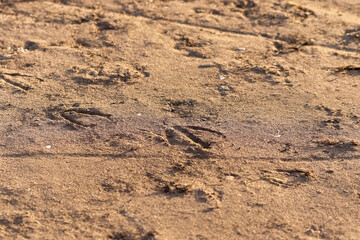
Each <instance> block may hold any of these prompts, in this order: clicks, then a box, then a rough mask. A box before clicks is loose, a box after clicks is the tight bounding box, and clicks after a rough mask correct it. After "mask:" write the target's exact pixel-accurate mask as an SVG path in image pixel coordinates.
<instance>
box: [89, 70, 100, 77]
mask: <svg viewBox="0 0 360 240" xmlns="http://www.w3.org/2000/svg"><path fill="white" fill-rule="evenodd" d="M89 74H90V75H91V76H94V77H96V76H97V75H99V73H98V72H97V71H96V70H90V72H89Z"/></svg>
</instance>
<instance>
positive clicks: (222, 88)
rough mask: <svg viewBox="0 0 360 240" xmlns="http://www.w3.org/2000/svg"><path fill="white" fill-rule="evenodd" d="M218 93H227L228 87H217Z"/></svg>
mask: <svg viewBox="0 0 360 240" xmlns="http://www.w3.org/2000/svg"><path fill="white" fill-rule="evenodd" d="M219 91H220V92H227V91H230V89H229V87H227V86H220V87H219Z"/></svg>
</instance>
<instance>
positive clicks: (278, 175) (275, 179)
mask: <svg viewBox="0 0 360 240" xmlns="http://www.w3.org/2000/svg"><path fill="white" fill-rule="evenodd" d="M261 175H262V179H263V180H265V181H267V182H269V183H271V184H274V185H276V186H282V187H286V188H287V187H293V186H298V185H300V184H302V183H305V182H309V181H310V180H311V179H312V178H313V177H314V176H313V173H312V172H311V171H308V170H303V169H277V170H276V171H275V172H273V171H268V170H262V173H261Z"/></svg>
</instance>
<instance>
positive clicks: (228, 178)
mask: <svg viewBox="0 0 360 240" xmlns="http://www.w3.org/2000/svg"><path fill="white" fill-rule="evenodd" d="M225 180H226V181H232V180H234V177H233V176H226V177H225Z"/></svg>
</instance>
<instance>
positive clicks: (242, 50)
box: [235, 48, 246, 52]
mask: <svg viewBox="0 0 360 240" xmlns="http://www.w3.org/2000/svg"><path fill="white" fill-rule="evenodd" d="M245 50H246V49H245V48H235V51H237V52H244V51H245Z"/></svg>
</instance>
